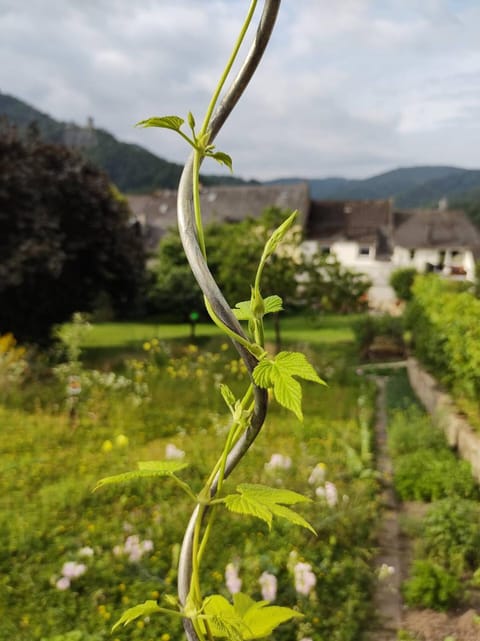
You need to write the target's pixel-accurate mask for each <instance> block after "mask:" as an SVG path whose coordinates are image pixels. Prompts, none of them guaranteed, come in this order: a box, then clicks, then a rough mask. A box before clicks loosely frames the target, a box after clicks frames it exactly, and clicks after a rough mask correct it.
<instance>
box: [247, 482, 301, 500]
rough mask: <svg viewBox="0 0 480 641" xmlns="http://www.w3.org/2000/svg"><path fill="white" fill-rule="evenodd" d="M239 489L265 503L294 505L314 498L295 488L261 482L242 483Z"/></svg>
mask: <svg viewBox="0 0 480 641" xmlns="http://www.w3.org/2000/svg"><path fill="white" fill-rule="evenodd" d="M237 490H238V491H239V492H241V493H242V494H246V495H248V496H249V497H251V498H254V499H256V500H258V501H261V502H262V503H264V504H265V505H275V504H276V503H284V504H285V505H294V504H295V503H311V501H312V499H311V498H309V497H308V496H304V495H303V494H299V493H298V492H294V491H293V490H285V489H283V488H278V487H270V486H268V485H261V484H260V483H240V485H238V486H237Z"/></svg>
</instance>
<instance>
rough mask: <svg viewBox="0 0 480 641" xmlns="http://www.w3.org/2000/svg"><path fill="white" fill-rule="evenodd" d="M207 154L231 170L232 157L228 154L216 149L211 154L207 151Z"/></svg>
mask: <svg viewBox="0 0 480 641" xmlns="http://www.w3.org/2000/svg"><path fill="white" fill-rule="evenodd" d="M207 156H208V157H209V158H213V159H214V160H216V161H217V162H218V163H219V164H220V165H225V166H226V167H228V168H229V169H230V171H233V161H232V158H231V157H230V156H229V155H228V154H225V153H223V151H216V152H215V153H213V154H212V153H208V154H207Z"/></svg>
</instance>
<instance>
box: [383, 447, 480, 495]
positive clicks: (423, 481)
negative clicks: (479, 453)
mask: <svg viewBox="0 0 480 641" xmlns="http://www.w3.org/2000/svg"><path fill="white" fill-rule="evenodd" d="M394 485H395V490H396V492H397V493H398V495H399V496H400V498H401V499H402V500H404V501H409V500H410V501H435V500H437V499H442V498H446V497H454V496H456V497H459V498H476V497H478V488H477V486H476V484H475V481H474V479H473V477H472V472H471V467H470V464H469V463H467V462H466V461H458V460H457V459H456V457H455V455H454V454H452V453H451V452H450V451H449V450H431V449H418V450H416V451H414V452H411V453H409V454H403V455H402V456H399V457H397V458H396V459H395V462H394Z"/></svg>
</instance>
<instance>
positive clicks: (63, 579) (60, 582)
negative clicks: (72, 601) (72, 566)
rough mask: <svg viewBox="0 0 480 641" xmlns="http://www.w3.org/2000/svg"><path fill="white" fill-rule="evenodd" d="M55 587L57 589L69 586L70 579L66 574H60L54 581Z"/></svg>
mask: <svg viewBox="0 0 480 641" xmlns="http://www.w3.org/2000/svg"><path fill="white" fill-rule="evenodd" d="M55 587H56V588H57V590H68V588H69V587H70V579H69V578H68V577H66V576H62V577H61V578H60V579H58V581H57V582H56V583H55Z"/></svg>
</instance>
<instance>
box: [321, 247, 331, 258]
mask: <svg viewBox="0 0 480 641" xmlns="http://www.w3.org/2000/svg"><path fill="white" fill-rule="evenodd" d="M320 254H321V255H322V256H328V255H329V254H330V247H329V246H328V245H322V246H321V247H320Z"/></svg>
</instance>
